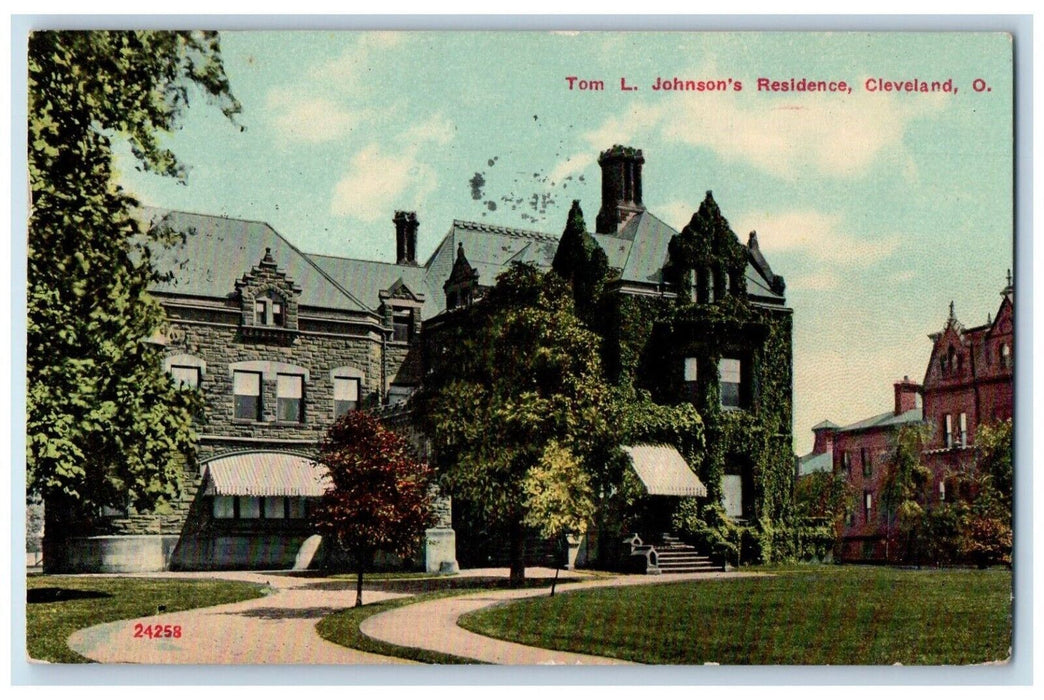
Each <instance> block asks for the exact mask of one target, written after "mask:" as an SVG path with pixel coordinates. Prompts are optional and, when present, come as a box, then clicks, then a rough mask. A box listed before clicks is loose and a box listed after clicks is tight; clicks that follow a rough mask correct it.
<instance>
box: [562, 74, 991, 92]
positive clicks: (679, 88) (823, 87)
mask: <svg viewBox="0 0 1044 700" xmlns="http://www.w3.org/2000/svg"><path fill="white" fill-rule="evenodd" d="M565 86H566V89H567V90H570V91H580V92H607V91H612V90H618V91H620V92H638V91H639V90H643V89H651V90H652V91H653V92H751V91H754V92H767V93H783V92H793V93H818V92H827V93H836V94H842V95H851V94H852V91H853V90H856V91H862V92H870V93H900V94H902V93H907V94H915V95H916V94H932V93H944V94H948V95H956V94H957V93H958V92H959V91H960V90H961V88H962V87H967V88H968V89H970V90H971V91H972V92H976V93H984V92H992V91H993V88H992V87H991V86H990V84H989V82H987V80H986V79H985V78H973V79H972V80H971V81H969V82H968V84H967V85H966V86H962V85H958V84H957V82H956V81H955V80H954V79H953V78H952V77H934V78H933V77H929V78H922V77H901V76H900V77H880V76H874V77H869V78H864V79H862V80H861V81H853V80H845V79H834V78H830V79H820V78H807V77H801V78H797V77H787V78H764V77H759V78H754V79H749V78H745V79H742V80H741V79H739V78H713V79H702V80H694V79H689V78H680V77H657V78H655V79H654V80H653V81H652V83H649V84H646V85H644V86H643V85H640V84H639V83H637V82H634V81H632V80H631V79H630V78H627V77H621V78H620V79H619V83H618V84H617V83H616V81H614V80H605V79H599V78H585V77H581V76H578V75H567V76H565Z"/></svg>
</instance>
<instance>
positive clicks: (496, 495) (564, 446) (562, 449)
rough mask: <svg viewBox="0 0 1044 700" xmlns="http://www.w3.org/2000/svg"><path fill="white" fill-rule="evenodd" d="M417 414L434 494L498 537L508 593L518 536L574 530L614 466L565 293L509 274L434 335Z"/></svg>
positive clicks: (600, 396)
mask: <svg viewBox="0 0 1044 700" xmlns="http://www.w3.org/2000/svg"><path fill="white" fill-rule="evenodd" d="M429 342H433V343H434V344H435V347H433V349H432V350H433V352H432V353H431V359H432V361H433V365H434V367H433V369H434V371H433V372H431V373H430V374H429V376H428V378H427V379H426V384H425V388H424V391H423V393H422V394H421V396H420V397H419V410H418V414H419V416H420V417H421V419H422V420H423V421H424V423H425V429H426V431H427V432H428V434H429V435H430V436H431V437H432V439H433V444H434V447H435V451H436V454H437V458H438V465H439V468H440V477H441V483H442V485H443V487H444V488H445V489H446V491H447V492H448V493H449V494H451V495H453V496H454V497H456V498H459V499H463V500H466V501H467V502H469V503H470V504H472V506H474V507H475V508H476V509H477V510H478V512H479V516H480V517H481V518H483V520H484V522H486V523H487V524H489V525H490V526H492V527H495V528H498V529H500V530H501V531H504V532H506V534H507V537H508V541H509V545H510V553H511V581H512V583H513V584H520V583H521V582H522V580H523V579H524V577H525V556H524V554H525V551H524V542H525V535H526V532H527V526H528V528H533V527H536V529H538V530H539V531H541V532H543V533H544V534H545V535H550V534H553V533H555V532H560V531H561V530H563V529H575V528H580V527H582V525H583V523H585V522H587V521H588V520H589V518H590V517H591V515H592V514H593V512H594V506H595V501H596V497H597V494H599V493H601V492H604V491H605V490H606V489H607V488H608V487H609V483H610V481H611V479H612V475H610V474H608V473H607V472H606V466H607V465H612V464H618V463H619V460H614V459H613V458H612V454H613V452H614V450H615V440H614V439H613V438H612V435H611V433H610V431H609V426H608V422H607V420H606V415H607V408H608V406H609V402H610V397H609V390H608V388H607V387H606V385H605V383H604V381H603V378H602V371H601V363H600V360H599V355H598V346H599V338H598V336H597V335H595V334H594V333H593V332H591V331H590V330H588V329H587V328H585V327H584V325H583V324H582V323H581V322H580V321H579V320H578V318H577V317H576V314H575V313H574V306H573V297H572V293H571V291H570V289H569V286H568V285H567V284H565V283H564V282H563V280H562V279H561V278H560V277H558V276H557V275H542V274H540V273H539V272H538V271H537V270H535V269H534V268H533V267H531V266H528V265H523V264H516V265H514V266H512V267H511V268H509V269H508V270H507V271H506V272H505V273H503V274H502V275H501V276H500V277H499V278H498V281H497V284H496V286H495V287H494V288H493V289H492V290H491V291H490V292H489V294H487V295H486V297H485V298H483V299H482V300H481V302H479V303H477V304H475V305H473V306H472V307H469V308H468V309H466V310H464V311H462V312H458V313H457V314H456V315H455V316H454V317H453V318H452V319H448V320H447V321H446V322H445V324H444V325H443V327H442V328H441V329H440V330H439V331H437V332H436V334H435V337H434V340H432V341H429Z"/></svg>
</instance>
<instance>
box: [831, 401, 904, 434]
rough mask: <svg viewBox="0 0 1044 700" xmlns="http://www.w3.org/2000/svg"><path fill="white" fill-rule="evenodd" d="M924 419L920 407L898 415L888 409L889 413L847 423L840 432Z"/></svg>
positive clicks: (886, 426)
mask: <svg viewBox="0 0 1044 700" xmlns="http://www.w3.org/2000/svg"><path fill="white" fill-rule="evenodd" d="M921 420H923V411H922V409H921V408H920V407H918V408H911V409H910V410H909V411H906V412H905V413H900V414H899V415H898V416H897V415H895V412H894V411H888V412H887V413H880V414H878V415H876V416H871V417H870V418H865V419H863V420H861V421H857V422H855V423H852V424H850V425H846V426H844V427H843V428H839V429H838V432H839V433H848V432H854V431H857V430H870V429H872V428H889V427H893V426H901V425H906V424H908V423H918V422H920V421H921Z"/></svg>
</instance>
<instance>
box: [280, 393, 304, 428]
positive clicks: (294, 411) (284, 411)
mask: <svg viewBox="0 0 1044 700" xmlns="http://www.w3.org/2000/svg"><path fill="white" fill-rule="evenodd" d="M276 414H277V418H278V420H281V421H288V422H291V423H300V422H301V399H284V398H282V397H280V398H279V399H278V400H277V401H276Z"/></svg>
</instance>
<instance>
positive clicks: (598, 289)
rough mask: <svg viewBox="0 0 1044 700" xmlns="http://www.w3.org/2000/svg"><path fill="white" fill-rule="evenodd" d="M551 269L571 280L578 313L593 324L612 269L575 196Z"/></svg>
mask: <svg viewBox="0 0 1044 700" xmlns="http://www.w3.org/2000/svg"><path fill="white" fill-rule="evenodd" d="M551 269H552V270H554V271H555V273H556V274H558V275H559V276H560V277H561V278H562V279H564V280H566V281H567V282H569V283H570V285H571V286H572V289H573V300H574V301H575V303H576V310H577V314H578V315H579V316H580V318H582V319H583V320H584V321H586V322H587V323H588V324H589V325H591V327H592V328H593V327H594V321H595V320H596V319H595V313H596V311H597V307H598V302H599V301H600V299H601V296H602V289H603V286H604V283H605V276H606V274H607V273H608V271H609V258H608V257H606V254H605V251H604V250H602V246H600V245H599V244H598V241H596V240H595V238H594V236H592V235H591V234H590V233H588V232H587V225H586V224H585V223H584V212H583V210H582V209H581V208H580V201H579V200H576V199H574V200H573V206H572V207H571V208H570V210H569V216H568V218H567V219H566V227H565V230H564V231H563V232H562V238H561V240H560V241H559V243H558V249H557V250H556V251H555V258H554V260H552V261H551Z"/></svg>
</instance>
